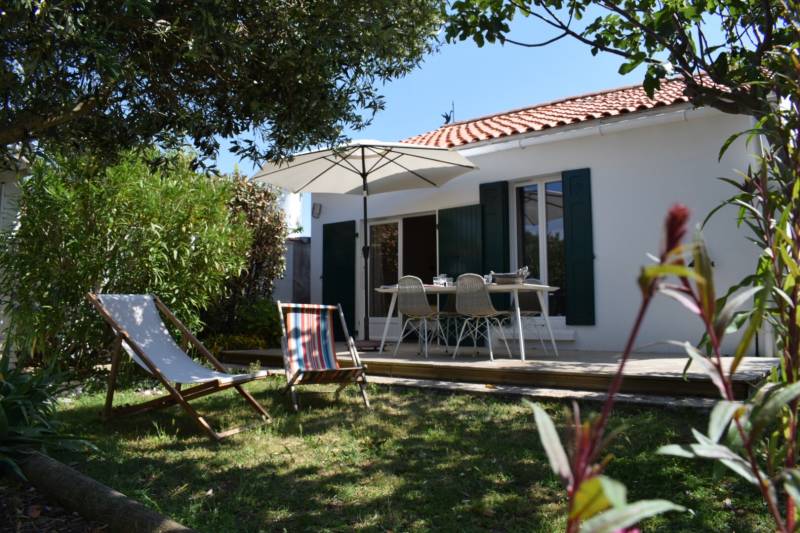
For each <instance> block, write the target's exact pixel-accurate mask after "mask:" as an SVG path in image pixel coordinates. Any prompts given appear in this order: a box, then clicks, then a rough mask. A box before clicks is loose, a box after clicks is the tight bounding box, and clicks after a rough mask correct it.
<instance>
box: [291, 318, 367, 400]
mask: <svg viewBox="0 0 800 533" xmlns="http://www.w3.org/2000/svg"><path fill="white" fill-rule="evenodd" d="M277 304H278V310H279V311H280V313H281V329H282V332H283V338H282V339H281V347H282V348H283V366H284V368H285V370H286V382H287V384H286V389H285V392H289V393H291V396H292V407H293V408H294V410H295V411H297V410H298V409H299V406H298V403H297V394H296V392H295V386H296V385H307V384H314V383H340V384H341V385H340V386H339V388H338V389H336V394H337V395H338V394H339V392H341V390H342V389H343V388H344V387H346V386H347V385H349V384H351V383H356V384H358V386H359V388H360V389H361V397H362V398H363V399H364V404H365V405H366V406H367V408H369V400H368V399H367V390H366V385H367V376H366V369H367V368H366V366H364V365H362V364H361V359H360V358H359V357H358V351H357V350H356V345H355V343H354V342H353V337H351V336H350V333H349V332H348V331H347V324H346V323H345V320H344V313H343V312H342V307H341V306H336V305H315V304H292V303H281V302H277ZM335 311H338V313H339V319H340V320H341V323H342V328H343V330H344V334H345V337H346V338H347V348H348V351H349V352H350V358H351V359H352V362H353V366H348V367H345V368H342V367H340V366H339V360H338V359H337V358H336V345H335V344H334V342H333V326H334V319H333V314H334V312H335Z"/></svg>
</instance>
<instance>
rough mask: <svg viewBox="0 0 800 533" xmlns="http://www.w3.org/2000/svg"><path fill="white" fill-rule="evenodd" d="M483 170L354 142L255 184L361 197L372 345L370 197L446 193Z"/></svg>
mask: <svg viewBox="0 0 800 533" xmlns="http://www.w3.org/2000/svg"><path fill="white" fill-rule="evenodd" d="M475 168H477V167H476V166H475V165H474V164H473V163H472V162H471V161H470V160H469V159H467V158H466V157H464V156H462V155H461V154H459V153H458V152H454V151H452V150H449V149H447V148H436V147H432V146H424V145H419V144H408V143H396V142H381V141H371V140H362V141H353V142H351V143H349V144H346V145H343V146H338V147H336V148H329V149H325V150H315V151H311V152H304V153H302V154H297V155H295V156H294V158H292V160H291V161H282V162H279V163H267V164H265V165H264V166H263V167H261V170H259V171H258V172H257V173H256V175H255V176H253V179H254V180H255V181H260V182H266V183H270V184H272V185H276V186H278V187H280V188H282V189H286V190H289V191H291V192H294V193H301V192H312V193H314V192H315V193H333V194H360V195H362V196H363V198H364V200H363V209H364V220H363V223H364V243H365V245H364V247H363V248H362V253H363V256H364V328H363V331H364V338H365V339H369V317H368V314H369V311H368V305H367V304H368V301H369V269H368V267H369V265H368V262H369V246H367V245H366V243H367V242H368V241H367V239H366V235H367V196H368V195H371V194H378V193H383V192H393V191H402V190H407V189H420V188H436V187H441V186H442V185H444V184H445V183H447V182H448V181H450V180H451V179H453V178H455V177H458V176H460V175H461V174H464V173H465V172H469V171H470V170H472V169H475Z"/></svg>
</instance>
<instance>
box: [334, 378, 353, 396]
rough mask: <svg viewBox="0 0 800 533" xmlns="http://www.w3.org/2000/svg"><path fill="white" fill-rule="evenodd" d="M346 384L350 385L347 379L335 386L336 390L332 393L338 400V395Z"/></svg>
mask: <svg viewBox="0 0 800 533" xmlns="http://www.w3.org/2000/svg"><path fill="white" fill-rule="evenodd" d="M348 385H350V382H349V381H346V382H344V383H341V384H340V385H339V386H338V387H336V391H335V392H334V393H333V396H334V397H335V398H336V399H337V400H338V399H339V395H340V394H341V393H342V391H343V390H344V388H345V387H347V386H348Z"/></svg>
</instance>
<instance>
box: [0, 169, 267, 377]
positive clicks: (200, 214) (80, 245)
mask: <svg viewBox="0 0 800 533" xmlns="http://www.w3.org/2000/svg"><path fill="white" fill-rule="evenodd" d="M153 155H154V154H153V153H150V154H143V155H137V154H134V153H128V154H125V155H124V156H123V157H122V158H121V160H120V162H119V163H118V164H115V165H114V166H112V167H108V168H100V167H98V166H97V165H96V164H95V162H94V161H93V160H92V159H89V158H67V157H60V158H56V159H55V160H54V161H49V162H43V161H40V162H37V163H36V164H34V166H33V169H32V175H31V176H30V177H29V178H27V179H25V180H24V182H23V183H22V186H21V187H22V194H21V200H20V206H19V208H20V221H19V227H18V229H17V230H16V231H15V232H13V233H11V234H8V235H5V236H4V239H3V243H2V247H0V287H1V288H2V292H3V293H4V294H5V298H6V299H5V305H4V310H5V314H6V317H7V320H8V330H7V335H8V339H9V342H10V345H11V346H12V347H13V348H14V349H15V350H17V351H18V352H19V353H21V354H34V355H36V356H37V357H41V358H44V359H51V358H58V359H59V360H60V361H63V362H66V363H68V364H69V365H70V366H71V367H73V368H86V367H88V366H90V365H92V364H95V363H96V362H97V361H98V360H99V354H100V350H101V349H102V348H103V345H104V344H105V342H106V341H107V340H108V338H107V336H108V329H107V328H106V327H105V326H104V324H103V323H102V321H101V320H100V319H99V317H98V315H97V313H96V311H94V310H93V309H92V308H90V306H89V305H88V304H87V303H86V301H85V299H84V296H85V294H86V292H87V291H89V290H95V291H101V292H106V293H114V292H118V293H155V294H158V295H159V296H160V297H161V298H162V299H163V300H164V302H165V303H166V304H167V305H168V306H170V307H171V308H172V309H173V310H174V311H175V312H176V314H177V315H178V317H179V318H180V319H181V320H183V321H185V322H186V323H187V325H188V326H189V327H190V328H195V329H197V328H198V327H199V326H200V318H199V313H200V310H202V309H203V308H205V307H206V306H207V305H208V304H209V303H210V302H213V301H216V300H218V299H219V297H220V295H221V294H222V292H223V291H224V290H225V283H226V281H227V280H229V279H230V278H232V277H237V276H239V274H240V273H241V272H242V271H243V269H244V268H245V266H246V256H247V252H248V250H249V249H250V245H251V240H252V233H251V231H250V229H249V228H248V227H247V225H246V223H245V221H244V217H243V216H242V215H241V214H235V213H234V212H233V211H232V210H231V209H230V204H231V202H232V200H233V197H234V187H233V184H232V183H231V182H230V181H229V180H222V179H216V178H210V177H208V176H206V175H203V174H198V173H196V172H194V171H193V170H192V168H191V165H190V159H189V158H188V157H184V156H181V155H178V156H175V157H174V158H172V161H171V164H169V165H165V166H160V167H159V168H158V169H153V168H152V167H151V166H150V165H149V164H148V160H149V158H151V157H152V156H153Z"/></svg>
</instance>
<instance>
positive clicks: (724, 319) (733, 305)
mask: <svg viewBox="0 0 800 533" xmlns="http://www.w3.org/2000/svg"><path fill="white" fill-rule="evenodd" d="M762 290H763V287H750V288H749V289H747V290H744V291H742V292H740V293H739V294H737V295H736V296H734V297H733V298H729V299H728V301H727V302H726V303H725V307H723V308H722V309H721V310H720V311H719V313H717V317H716V319H715V320H714V333H716V334H717V339H720V340H721V339H722V337H723V336H724V335H725V330H726V329H727V327H728V325H729V324H730V323H731V321H732V320H733V317H734V314H735V313H736V311H738V310H739V308H740V307H741V306H743V305H744V304H745V302H747V301H748V300H749V299H750V298H752V297H753V296H755V295H756V294H758V293H759V292H761V291H762Z"/></svg>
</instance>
